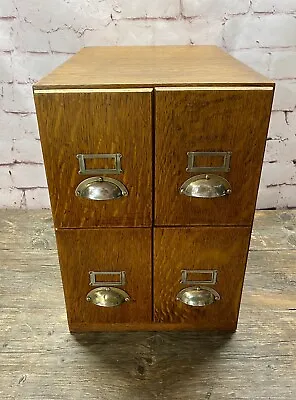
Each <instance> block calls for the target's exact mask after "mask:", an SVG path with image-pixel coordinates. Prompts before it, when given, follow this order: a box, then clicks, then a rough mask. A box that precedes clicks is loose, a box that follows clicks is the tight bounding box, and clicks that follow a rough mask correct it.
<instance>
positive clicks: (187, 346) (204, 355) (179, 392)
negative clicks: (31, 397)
mask: <svg viewBox="0 0 296 400" xmlns="http://www.w3.org/2000/svg"><path fill="white" fill-rule="evenodd" d="M72 337H73V339H74V340H75V341H76V343H77V344H79V348H80V349H81V346H83V351H87V352H88V353H89V357H90V358H91V361H92V370H93V371H94V374H96V373H98V372H99V371H104V373H106V372H107V373H108V374H111V375H112V376H113V377H114V379H115V380H116V381H117V382H118V385H119V386H120V385H123V386H125V390H126V392H125V395H123V396H122V397H121V398H123V399H125V398H130V399H139V398H141V399H153V398H159V399H166V398H167V399H175V398H176V399H183V398H184V399H185V398H187V399H188V396H187V395H185V393H186V391H188V388H189V387H190V385H194V386H195V393H196V394H199V396H200V398H202V399H207V398H209V396H210V395H211V390H212V389H211V388H212V382H211V379H212V376H213V374H212V370H213V365H214V364H215V363H217V362H218V360H220V359H221V357H223V349H224V348H225V346H226V345H227V344H228V343H229V342H230V341H231V339H232V337H233V334H232V333H197V332H124V333H118V332H108V333H105V332H104V333H82V334H73V335H72ZM123 389H124V388H122V390H123ZM198 391H199V392H198ZM183 396H185V397H183ZM186 396H187V397H186Z"/></svg>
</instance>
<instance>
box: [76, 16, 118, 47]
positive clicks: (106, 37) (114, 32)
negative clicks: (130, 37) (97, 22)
mask: <svg viewBox="0 0 296 400" xmlns="http://www.w3.org/2000/svg"><path fill="white" fill-rule="evenodd" d="M120 31H122V29H120ZM118 32H119V29H118V27H117V26H116V25H115V23H114V22H111V23H110V24H109V25H107V26H106V27H102V28H99V29H94V30H88V31H85V33H84V35H83V41H84V45H85V46H86V47H89V46H114V45H116V44H117V43H118V39H119V34H118Z"/></svg>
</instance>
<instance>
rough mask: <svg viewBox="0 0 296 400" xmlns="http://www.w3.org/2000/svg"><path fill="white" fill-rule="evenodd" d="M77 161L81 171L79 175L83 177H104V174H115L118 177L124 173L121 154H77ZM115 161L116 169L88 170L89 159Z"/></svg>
mask: <svg viewBox="0 0 296 400" xmlns="http://www.w3.org/2000/svg"><path fill="white" fill-rule="evenodd" d="M76 157H77V159H78V162H79V171H78V173H79V174H81V175H102V174H114V175H116V174H117V175H118V174H121V173H122V172H123V170H122V169H121V157H122V155H121V154H120V153H114V154H77V156H76ZM93 158H97V159H113V160H114V168H91V169H87V168H86V161H85V160H87V159H93Z"/></svg>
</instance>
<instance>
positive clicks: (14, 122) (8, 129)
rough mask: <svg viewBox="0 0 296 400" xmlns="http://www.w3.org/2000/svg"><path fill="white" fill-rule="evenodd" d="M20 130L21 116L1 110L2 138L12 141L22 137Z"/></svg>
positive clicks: (0, 129) (0, 130)
mask: <svg viewBox="0 0 296 400" xmlns="http://www.w3.org/2000/svg"><path fill="white" fill-rule="evenodd" d="M20 130H21V129H20V119H19V116H18V115H15V114H12V115H11V114H8V113H6V112H5V111H2V110H0V137H1V138H3V139H5V140H10V141H11V140H12V139H15V138H17V137H18V138H19V137H21V133H20Z"/></svg>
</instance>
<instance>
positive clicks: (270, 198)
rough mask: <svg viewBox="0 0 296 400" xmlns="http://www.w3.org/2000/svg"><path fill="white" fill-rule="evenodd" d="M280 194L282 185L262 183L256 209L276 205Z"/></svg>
mask: <svg viewBox="0 0 296 400" xmlns="http://www.w3.org/2000/svg"><path fill="white" fill-rule="evenodd" d="M279 195H280V186H273V187H269V188H267V187H264V186H262V185H260V187H259V193H258V199H257V204H256V209H259V210H264V209H268V208H273V207H276V206H277V204H278V200H279Z"/></svg>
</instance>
